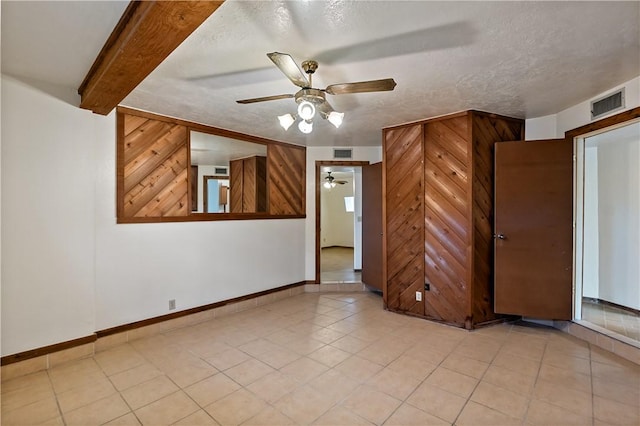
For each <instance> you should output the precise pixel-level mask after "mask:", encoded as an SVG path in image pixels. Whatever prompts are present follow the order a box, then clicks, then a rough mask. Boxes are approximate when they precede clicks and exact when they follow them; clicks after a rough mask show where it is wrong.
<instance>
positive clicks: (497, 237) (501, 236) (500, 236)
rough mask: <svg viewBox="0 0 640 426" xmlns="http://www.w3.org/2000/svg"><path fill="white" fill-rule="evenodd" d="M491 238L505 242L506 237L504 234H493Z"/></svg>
mask: <svg viewBox="0 0 640 426" xmlns="http://www.w3.org/2000/svg"><path fill="white" fill-rule="evenodd" d="M493 238H496V239H498V240H506V239H507V237H505V236H504V234H493Z"/></svg>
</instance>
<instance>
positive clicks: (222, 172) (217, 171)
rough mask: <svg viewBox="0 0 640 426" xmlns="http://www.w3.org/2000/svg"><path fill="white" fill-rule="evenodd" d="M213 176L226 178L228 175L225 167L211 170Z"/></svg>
mask: <svg viewBox="0 0 640 426" xmlns="http://www.w3.org/2000/svg"><path fill="white" fill-rule="evenodd" d="M213 174H214V175H224V176H226V175H228V174H229V169H228V168H227V167H215V168H214V169H213Z"/></svg>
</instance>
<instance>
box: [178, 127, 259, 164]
mask: <svg viewBox="0 0 640 426" xmlns="http://www.w3.org/2000/svg"><path fill="white" fill-rule="evenodd" d="M190 136H191V138H190V139H191V164H193V165H210V166H228V165H229V161H231V160H237V159H240V158H246V157H253V156H255V155H261V156H263V157H266V156H267V146H266V145H261V144H257V143H251V142H245V141H239V140H237V139H231V138H225V137H223V136H217V135H210V134H207V133H202V132H191V135H190Z"/></svg>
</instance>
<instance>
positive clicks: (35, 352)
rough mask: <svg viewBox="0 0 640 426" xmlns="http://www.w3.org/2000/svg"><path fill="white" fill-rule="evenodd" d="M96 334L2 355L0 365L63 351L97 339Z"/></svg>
mask: <svg viewBox="0 0 640 426" xmlns="http://www.w3.org/2000/svg"><path fill="white" fill-rule="evenodd" d="M97 338H98V337H97V334H96V333H93V334H90V335H89V336H85V337H80V338H78V339H73V340H67V341H66V342H60V343H55V344H53V345H49V346H43V347H41V348H36V349H31V350H28V351H24V352H18V353H16V354H13V355H7V356H3V357H2V359H0V365H3V366H4V365H9V364H13V363H15V362H20V361H25V360H27V359H31V358H37V357H39V356H43V355H47V354H50V353H53V352H58V351H63V350H65V349H70V348H74V347H76V346H81V345H86V344H87V343H93V342H95V341H96V340H97Z"/></svg>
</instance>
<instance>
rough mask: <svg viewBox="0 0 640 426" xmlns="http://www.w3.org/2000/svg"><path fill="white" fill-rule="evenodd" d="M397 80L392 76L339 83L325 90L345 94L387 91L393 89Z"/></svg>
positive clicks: (331, 93) (332, 93)
mask: <svg viewBox="0 0 640 426" xmlns="http://www.w3.org/2000/svg"><path fill="white" fill-rule="evenodd" d="M395 87H396V82H395V80H394V79H392V78H385V79H382V80H371V81H359V82H357V83H339V84H332V85H330V86H327V88H326V89H325V90H324V91H325V92H327V93H328V94H330V95H344V94H347V93H363V92H385V91H389V90H393V89H394V88H395Z"/></svg>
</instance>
